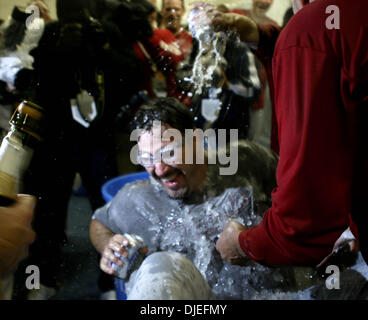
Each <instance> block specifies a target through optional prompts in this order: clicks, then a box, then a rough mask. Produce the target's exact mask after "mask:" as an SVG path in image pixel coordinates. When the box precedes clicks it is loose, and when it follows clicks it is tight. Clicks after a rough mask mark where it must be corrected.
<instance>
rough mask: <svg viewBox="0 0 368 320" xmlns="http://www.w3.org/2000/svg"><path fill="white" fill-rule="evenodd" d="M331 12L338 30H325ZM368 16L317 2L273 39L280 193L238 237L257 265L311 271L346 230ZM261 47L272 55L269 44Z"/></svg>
mask: <svg viewBox="0 0 368 320" xmlns="http://www.w3.org/2000/svg"><path fill="white" fill-rule="evenodd" d="M329 5H335V6H337V7H338V8H339V18H340V28H339V29H337V30H336V29H333V30H329V29H328V28H327V27H326V21H327V19H328V18H329V17H330V16H331V13H330V14H328V13H326V8H327V7H328V6H329ZM367 12H368V1H366V0H354V1H347V0H317V1H315V2H313V3H311V4H309V5H307V6H306V7H305V8H303V9H302V10H301V11H300V12H299V13H298V14H296V15H295V16H294V17H293V18H292V19H291V20H290V21H289V23H288V25H287V26H286V28H285V29H284V30H283V31H282V32H281V33H280V35H279V37H278V40H277V43H276V47H275V51H274V54H273V59H272V73H273V84H274V90H273V94H274V103H275V113H276V119H277V123H278V136H279V143H280V159H279V164H278V168H277V173H276V176H277V188H276V189H275V190H274V191H273V193H272V198H273V204H272V207H271V208H270V209H269V210H268V211H266V212H265V214H264V218H263V220H262V222H261V223H260V224H259V225H258V226H256V227H253V228H251V229H248V230H246V231H243V232H242V233H241V234H240V236H239V243H240V245H241V247H242V249H243V250H244V252H245V253H246V254H247V255H249V256H250V257H251V258H252V259H254V260H256V261H258V262H260V263H263V264H267V265H273V266H276V265H316V264H318V263H319V262H320V261H321V260H322V259H323V258H324V257H325V256H327V255H328V254H329V253H330V252H331V250H332V248H333V245H334V243H335V241H336V240H337V238H338V237H339V236H340V235H341V233H342V232H343V231H344V230H345V229H346V228H347V227H348V226H349V213H350V211H351V187H352V182H353V161H354V154H355V151H356V150H355V149H356V148H355V144H356V122H355V121H356V110H357V108H358V107H359V106H361V105H363V104H364V103H365V104H367V101H368V90H367V88H368V19H367V18H366V15H367ZM335 22H336V21H335ZM264 35H265V34H264V33H263V34H262V36H263V37H261V41H264V40H267V38H266V37H264ZM269 35H272V32H271V33H269ZM272 39H274V38H272V37H271V38H269V40H271V42H272ZM265 44H266V43H260V46H264V45H265ZM264 48H265V49H268V52H272V44H271V45H268V46H267V44H266V46H265V47H264ZM266 52H267V50H265V51H264V53H266ZM366 107H367V106H366Z"/></svg>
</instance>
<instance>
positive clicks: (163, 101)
mask: <svg viewBox="0 0 368 320" xmlns="http://www.w3.org/2000/svg"><path fill="white" fill-rule="evenodd" d="M154 121H161V123H162V124H168V125H170V126H171V127H173V128H175V129H177V130H179V131H180V132H182V133H184V132H185V129H194V128H195V125H194V120H193V115H192V113H191V112H190V111H189V109H188V108H187V107H186V106H185V105H184V104H182V103H181V102H180V101H179V100H177V99H175V98H172V97H168V98H157V99H152V100H151V101H149V102H148V103H147V104H145V105H143V106H141V107H140V109H139V110H138V112H137V113H136V115H135V117H134V120H133V127H134V128H135V129H143V130H147V131H150V130H152V127H153V122H154Z"/></svg>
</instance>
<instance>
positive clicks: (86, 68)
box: [24, 0, 141, 300]
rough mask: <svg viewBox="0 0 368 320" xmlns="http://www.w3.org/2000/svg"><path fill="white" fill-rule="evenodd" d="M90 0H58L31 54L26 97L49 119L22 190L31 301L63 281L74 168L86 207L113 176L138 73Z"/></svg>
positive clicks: (46, 295) (50, 292) (43, 296)
mask: <svg viewBox="0 0 368 320" xmlns="http://www.w3.org/2000/svg"><path fill="white" fill-rule="evenodd" d="M91 3H92V1H89V0H78V1H76V0H60V1H57V15H58V20H57V21H55V22H52V23H50V24H47V26H46V28H45V32H44V34H43V37H42V39H41V41H40V43H39V46H38V47H37V48H36V49H34V50H33V51H32V52H31V54H32V56H33V57H34V60H35V62H34V73H33V76H34V83H36V84H37V85H35V86H33V87H32V88H33V89H34V92H33V96H34V97H35V101H36V102H37V103H38V104H39V105H40V106H42V107H43V108H44V110H45V114H46V117H47V119H48V121H46V122H45V126H44V128H43V129H44V136H43V137H44V140H43V141H42V143H41V144H40V145H39V147H38V148H37V150H36V151H35V154H34V157H33V159H32V162H31V164H30V167H29V169H28V171H27V173H26V175H25V179H24V180H25V181H24V182H25V183H24V185H25V190H26V192H27V193H29V194H34V195H35V196H37V197H38V199H39V200H38V202H37V206H36V209H35V219H34V228H35V231H36V233H37V235H38V237H37V239H36V241H35V243H34V244H33V245H32V246H31V248H30V256H29V260H28V261H29V264H34V265H37V266H38V267H39V268H40V273H41V275H42V276H41V288H40V290H33V291H30V292H27V298H28V299H30V300H43V299H48V298H50V297H51V296H53V295H54V294H56V292H57V289H58V288H60V285H62V281H63V279H60V277H59V276H58V275H59V274H60V273H59V270H61V271H62V268H63V266H62V264H61V250H62V247H63V245H64V244H65V242H66V241H67V238H66V233H65V228H66V219H67V212H68V202H69V199H70V196H71V193H72V189H73V182H74V179H75V176H76V174H77V173H78V174H80V177H81V180H82V183H83V187H84V188H85V190H86V193H87V196H88V199H89V201H90V205H91V207H92V209H94V208H97V207H99V206H101V205H102V204H103V203H104V200H103V198H102V195H101V186H102V185H103V184H104V183H105V182H106V181H107V180H109V179H111V178H113V177H116V176H117V175H118V172H117V163H116V154H115V152H116V146H115V139H114V137H115V136H114V133H115V131H114V130H115V128H114V125H113V124H114V121H115V119H116V115H117V113H118V111H119V107H120V106H121V105H122V104H124V103H126V102H127V101H128V100H129V98H130V96H131V95H132V94H133V93H134V91H133V89H132V87H133V88H135V85H136V80H137V81H138V79H137V78H138V75H140V72H139V70H141V69H140V63H139V60H138V59H136V58H135V57H131V56H128V55H127V54H125V52H123V51H122V50H120V47H118V44H116V42H115V41H116V38H115V37H114V36H113V34H112V32H110V29H108V28H107V27H105V25H103V24H102V23H101V22H100V21H99V20H97V19H96V18H94V17H93V16H92V14H91V11H90V10H91V9H90V5H91ZM93 3H95V1H93ZM134 74H136V77H135V75H134ZM50 185H51V186H52V187H50ZM101 291H102V288H101Z"/></svg>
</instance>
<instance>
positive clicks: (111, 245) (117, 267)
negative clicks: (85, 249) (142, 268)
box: [100, 234, 148, 279]
mask: <svg viewBox="0 0 368 320" xmlns="http://www.w3.org/2000/svg"><path fill="white" fill-rule="evenodd" d="M147 251H148V250H147V248H146V247H144V246H143V239H142V238H140V237H138V236H136V235H130V234H124V235H121V234H115V235H114V236H112V237H111V238H110V240H109V242H108V244H107V246H106V247H105V249H104V251H103V254H102V258H101V262H100V268H101V269H102V270H103V271H104V272H106V273H108V274H111V275H115V276H117V277H119V278H122V279H125V278H129V276H130V273H131V272H132V270H133V269H135V267H136V266H138V265H140V263H141V262H142V261H143V259H144V257H145V255H146V254H147Z"/></svg>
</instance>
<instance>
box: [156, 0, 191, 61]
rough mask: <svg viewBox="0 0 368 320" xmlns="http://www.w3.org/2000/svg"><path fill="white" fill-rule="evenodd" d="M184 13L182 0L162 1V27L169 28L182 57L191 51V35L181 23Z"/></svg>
mask: <svg viewBox="0 0 368 320" xmlns="http://www.w3.org/2000/svg"><path fill="white" fill-rule="evenodd" d="M184 13H185V7H184V0H163V1H162V10H161V16H162V25H161V27H162V28H165V29H167V30H170V31H171V32H172V33H173V35H174V36H175V39H176V43H177V45H178V47H179V49H180V51H181V53H182V55H183V59H184V58H185V57H187V56H188V55H189V54H190V52H191V51H192V36H191V35H190V33H189V32H188V31H187V30H185V29H184V28H183V27H182V25H181V19H182V17H183V15H184Z"/></svg>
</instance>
